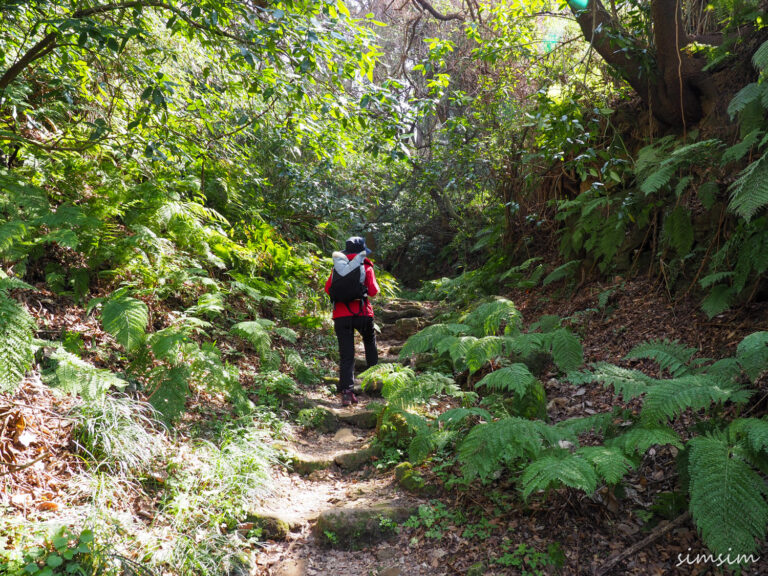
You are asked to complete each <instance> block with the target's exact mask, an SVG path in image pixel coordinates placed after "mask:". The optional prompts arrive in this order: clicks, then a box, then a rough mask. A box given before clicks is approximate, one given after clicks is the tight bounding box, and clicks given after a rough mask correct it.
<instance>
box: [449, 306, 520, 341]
mask: <svg viewBox="0 0 768 576" xmlns="http://www.w3.org/2000/svg"><path fill="white" fill-rule="evenodd" d="M462 320H463V322H464V323H465V324H467V325H469V326H471V327H472V331H473V334H475V335H476V336H493V335H495V334H497V333H498V331H499V329H500V328H501V326H502V325H504V326H505V328H504V333H505V334H509V333H512V332H515V331H516V330H518V329H519V327H520V321H521V316H520V312H519V311H518V310H517V308H516V307H515V304H514V302H512V301H510V300H507V299H506V298H498V299H496V300H493V301H492V302H485V303H483V304H480V306H478V307H477V308H475V309H474V310H472V311H471V312H470V313H469V314H467V315H466V316H464V318H463V319H462Z"/></svg>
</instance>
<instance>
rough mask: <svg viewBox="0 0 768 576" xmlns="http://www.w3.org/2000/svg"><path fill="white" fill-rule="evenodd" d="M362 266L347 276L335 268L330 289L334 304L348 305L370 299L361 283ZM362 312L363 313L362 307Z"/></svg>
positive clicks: (329, 292)
mask: <svg viewBox="0 0 768 576" xmlns="http://www.w3.org/2000/svg"><path fill="white" fill-rule="evenodd" d="M360 266H363V264H361V265H360ZM360 266H357V267H356V268H353V269H352V270H351V271H350V272H349V274H347V275H346V276H342V275H341V274H339V273H338V272H337V271H336V269H335V268H334V270H333V274H332V275H331V286H330V288H329V289H328V294H329V296H330V297H331V301H332V302H342V303H344V304H348V303H349V302H354V301H355V300H365V299H366V298H367V297H368V289H367V288H366V287H365V284H363V283H362V282H361V281H360ZM360 310H361V311H362V307H361V308H360Z"/></svg>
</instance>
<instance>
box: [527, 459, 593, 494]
mask: <svg viewBox="0 0 768 576" xmlns="http://www.w3.org/2000/svg"><path fill="white" fill-rule="evenodd" d="M597 481H598V477H597V473H596V472H595V468H594V467H593V466H592V463H591V462H589V461H588V460H586V459H585V458H584V457H582V456H581V455H578V454H571V453H570V452H567V451H565V450H558V451H557V453H555V454H552V453H550V454H546V455H544V456H541V457H540V458H537V459H536V460H534V461H533V462H531V463H530V464H529V465H528V466H526V468H525V470H524V471H523V475H522V477H521V478H520V484H521V488H522V490H523V498H525V499H526V500H527V499H528V497H529V496H530V495H531V494H532V493H533V492H537V491H539V490H549V489H550V488H555V487H559V486H569V487H571V488H576V489H578V490H583V491H584V492H586V493H588V494H592V493H593V492H594V491H595V490H596V489H597Z"/></svg>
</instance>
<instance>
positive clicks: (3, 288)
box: [0, 272, 35, 393]
mask: <svg viewBox="0 0 768 576" xmlns="http://www.w3.org/2000/svg"><path fill="white" fill-rule="evenodd" d="M0 274H2V276H0V392H10V393H13V392H15V391H16V389H17V387H18V386H19V384H20V383H21V380H22V379H23V378H24V375H25V374H26V372H27V370H29V368H30V366H31V365H32V360H33V353H34V349H33V345H32V339H33V337H34V330H35V322H34V320H33V319H32V317H31V316H30V315H29V313H28V312H27V311H26V309H25V308H24V307H23V306H21V304H19V303H18V302H16V301H15V300H13V299H12V298H10V297H9V296H8V290H11V289H13V288H25V289H31V288H32V287H31V286H29V285H28V284H25V283H23V282H21V281H19V280H17V279H15V278H9V277H8V276H6V275H5V274H3V273H2V272H0Z"/></svg>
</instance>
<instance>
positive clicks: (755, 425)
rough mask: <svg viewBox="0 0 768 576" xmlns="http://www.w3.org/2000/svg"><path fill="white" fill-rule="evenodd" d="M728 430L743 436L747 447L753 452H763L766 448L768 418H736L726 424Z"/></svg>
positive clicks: (767, 445)
mask: <svg viewBox="0 0 768 576" xmlns="http://www.w3.org/2000/svg"><path fill="white" fill-rule="evenodd" d="M728 432H729V433H731V434H733V435H735V436H744V437H745V438H746V439H747V441H748V443H749V447H750V448H751V449H752V450H754V451H755V452H764V451H766V448H768V420H765V419H761V418H737V419H736V420H734V421H733V422H731V424H730V426H728Z"/></svg>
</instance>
